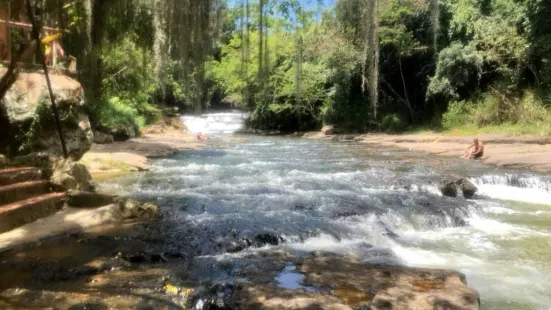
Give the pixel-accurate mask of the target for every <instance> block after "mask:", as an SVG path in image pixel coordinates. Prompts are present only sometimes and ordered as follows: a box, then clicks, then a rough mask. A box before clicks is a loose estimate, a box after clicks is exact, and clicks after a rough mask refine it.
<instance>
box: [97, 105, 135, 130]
mask: <svg viewBox="0 0 551 310" xmlns="http://www.w3.org/2000/svg"><path fill="white" fill-rule="evenodd" d="M98 116H99V123H100V124H101V125H102V126H105V127H109V128H117V127H123V126H124V127H126V126H133V127H134V128H135V129H137V130H139V129H141V128H143V127H144V126H145V124H146V120H145V117H143V116H142V115H140V113H139V111H138V110H137V109H136V108H135V107H134V105H133V104H132V102H131V101H130V100H123V99H120V98H118V97H112V98H110V99H109V100H105V101H104V102H102V104H101V107H100V109H99V115H98Z"/></svg>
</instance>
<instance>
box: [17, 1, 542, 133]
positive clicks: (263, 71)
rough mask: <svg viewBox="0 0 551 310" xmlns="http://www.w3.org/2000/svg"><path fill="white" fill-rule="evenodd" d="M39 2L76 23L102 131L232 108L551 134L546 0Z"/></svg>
mask: <svg viewBox="0 0 551 310" xmlns="http://www.w3.org/2000/svg"><path fill="white" fill-rule="evenodd" d="M12 2H13V3H17V2H23V1H12ZM34 2H35V3H37V4H36V5H37V6H38V7H37V14H38V17H39V20H40V21H41V22H42V23H43V24H48V25H55V26H57V27H60V28H63V29H67V30H68V33H66V34H65V35H64V36H63V38H62V41H63V45H64V47H65V49H66V51H67V54H70V55H74V56H76V57H77V58H78V59H79V71H78V79H79V80H80V82H81V83H82V84H83V85H84V87H85V90H86V93H87V99H88V102H89V107H90V108H89V110H90V111H89V113H90V115H91V118H92V121H93V123H94V124H95V126H111V125H114V124H121V123H127V124H132V125H134V126H136V127H141V126H144V125H145V124H147V123H150V122H153V121H155V119H156V118H157V117H158V116H159V113H160V111H161V110H162V109H163V108H164V107H170V106H179V107H180V108H183V109H187V110H188V111H194V112H200V111H204V110H205V109H209V108H216V107H228V106H232V107H236V108H242V109H248V110H250V111H251V117H250V119H249V122H248V123H249V125H250V126H251V127H252V128H257V129H264V130H280V131H282V132H291V131H297V130H312V129H316V128H320V126H322V125H323V124H334V125H335V126H336V127H337V128H340V129H341V130H345V131H359V132H363V131H369V130H388V131H402V130H407V129H415V128H419V127H430V128H435V129H445V130H449V129H453V128H461V127H466V128H468V127H476V128H479V127H492V126H494V127H495V126H499V127H498V128H502V129H503V128H509V127H514V128H516V130H519V131H521V132H530V133H551V112H550V111H551V108H550V107H551V19H549V16H551V2H550V1H546V0H337V1H335V3H332V4H331V5H328V4H327V3H324V2H323V1H321V0H318V1H314V0H234V1H229V0H227V1H224V0H124V1H123V0H121V1H112V0H86V1H69V0H43V1H34ZM14 5H16V4H14ZM16 39H17V38H15V39H14V40H16Z"/></svg>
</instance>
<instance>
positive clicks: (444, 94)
mask: <svg viewBox="0 0 551 310" xmlns="http://www.w3.org/2000/svg"><path fill="white" fill-rule="evenodd" d="M482 65H483V58H482V56H481V55H480V54H479V53H478V51H476V49H475V48H474V47H473V46H471V45H467V46H463V45H461V44H459V43H454V44H453V45H451V46H450V47H447V48H445V49H444V50H442V51H441V52H440V54H439V55H438V62H437V65H436V73H435V75H434V76H433V77H432V78H431V79H430V84H429V87H428V90H427V96H428V97H433V96H435V97H439V98H453V99H459V98H465V97H467V95H466V94H468V93H469V92H470V91H472V89H476V88H477V86H478V82H479V81H480V77H481V75H482Z"/></svg>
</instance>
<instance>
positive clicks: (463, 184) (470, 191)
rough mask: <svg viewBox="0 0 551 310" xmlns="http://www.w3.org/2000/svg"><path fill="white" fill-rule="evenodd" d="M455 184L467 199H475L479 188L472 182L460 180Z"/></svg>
mask: <svg viewBox="0 0 551 310" xmlns="http://www.w3.org/2000/svg"><path fill="white" fill-rule="evenodd" d="M455 184H457V186H459V188H460V189H461V191H462V192H463V197H465V198H467V199H471V198H473V196H474V194H476V192H477V191H478V188H477V187H476V186H475V185H474V184H473V183H472V182H471V181H469V179H465V178H463V179H459V180H457V182H455Z"/></svg>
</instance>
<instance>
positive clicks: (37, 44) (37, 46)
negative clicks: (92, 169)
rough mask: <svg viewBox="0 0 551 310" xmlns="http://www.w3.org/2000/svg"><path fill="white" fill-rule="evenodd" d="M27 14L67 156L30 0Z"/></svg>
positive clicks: (66, 154)
mask: <svg viewBox="0 0 551 310" xmlns="http://www.w3.org/2000/svg"><path fill="white" fill-rule="evenodd" d="M26 2H27V3H26V4H27V15H28V16H29V21H30V22H31V24H32V26H33V27H32V34H33V36H34V39H35V40H36V52H37V54H38V58H39V59H40V61H41V62H42V68H43V69H44V75H45V77H46V84H48V92H49V93H50V100H51V101H52V110H53V112H54V118H55V123H56V126H57V132H58V133H59V139H60V140H61V148H62V149H63V157H64V158H68V157H69V154H68V152H67V146H66V145H65V137H64V136H63V130H62V129H61V122H60V121H59V111H58V110H57V105H56V104H55V97H54V92H53V91H52V83H51V82H50V76H49V75H48V66H46V57H45V56H44V46H43V45H42V41H40V29H38V24H37V22H36V20H35V16H34V11H33V8H32V6H31V0H27V1H26Z"/></svg>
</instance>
